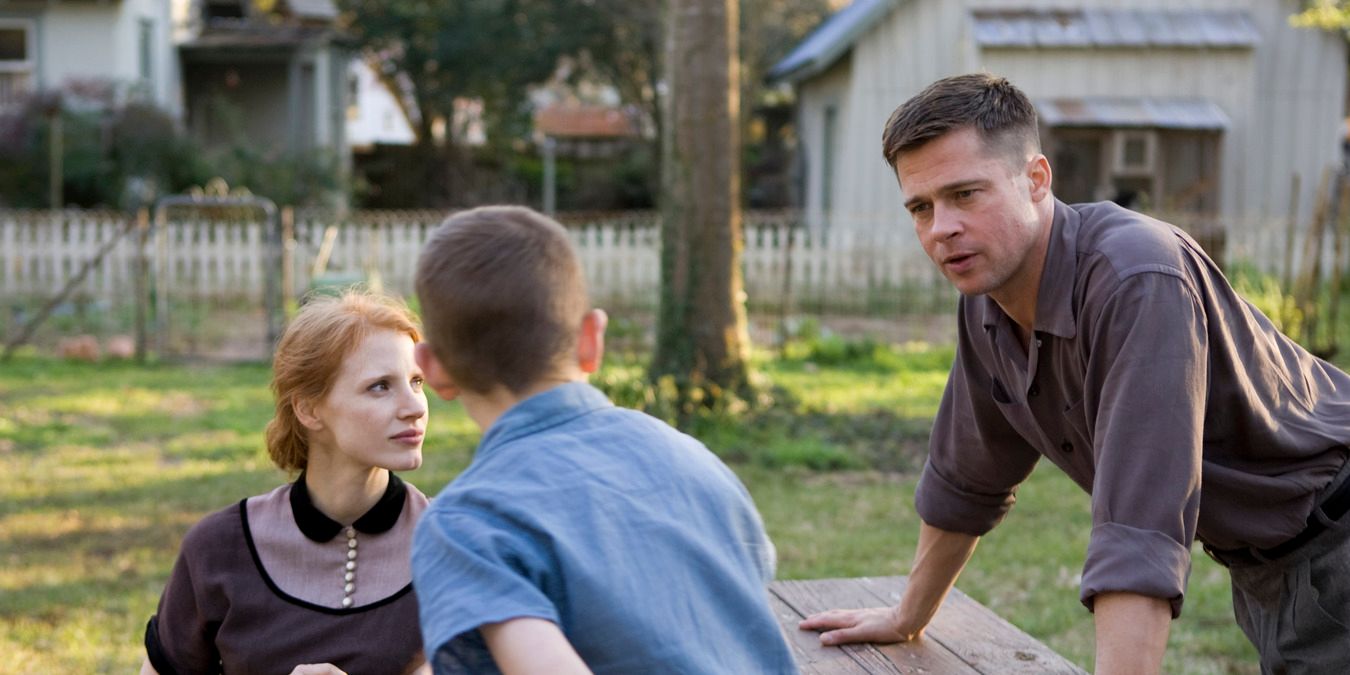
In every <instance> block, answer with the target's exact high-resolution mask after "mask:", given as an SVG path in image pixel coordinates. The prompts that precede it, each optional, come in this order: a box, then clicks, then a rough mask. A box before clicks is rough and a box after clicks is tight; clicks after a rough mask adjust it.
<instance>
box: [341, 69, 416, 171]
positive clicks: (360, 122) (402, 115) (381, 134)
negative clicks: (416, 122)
mask: <svg viewBox="0 0 1350 675" xmlns="http://www.w3.org/2000/svg"><path fill="white" fill-rule="evenodd" d="M376 67H377V66H376V65H375V63H374V62H373V61H371V60H367V59H362V58H355V59H352V61H351V64H350V65H349V66H348V68H347V78H348V79H347V81H348V88H349V91H348V94H347V142H348V143H349V144H350V145H351V148H352V151H353V152H364V151H367V150H370V149H371V148H373V147H374V146H376V145H412V144H413V143H414V142H416V140H417V132H415V131H414V130H413V126H412V123H411V122H410V121H409V119H408V107H410V106H411V105H412V104H411V102H410V101H408V100H407V98H404V100H403V102H400V100H399V98H398V96H396V95H395V94H394V92H393V91H392V90H391V89H390V87H389V85H388V84H387V83H386V82H385V81H384V80H383V79H382V78H381V77H380V75H379V73H378V72H377V71H376V70H375V69H376Z"/></svg>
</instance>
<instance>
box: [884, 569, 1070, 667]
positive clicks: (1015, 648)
mask: <svg viewBox="0 0 1350 675" xmlns="http://www.w3.org/2000/svg"><path fill="white" fill-rule="evenodd" d="M861 581H862V582H863V583H862V585H863V586H864V587H866V588H867V589H868V590H870V591H871V592H872V593H873V594H874V595H875V596H876V598H877V600H879V601H880V603H881V604H883V605H894V604H895V603H897V602H899V601H900V593H901V592H902V591H903V590H904V588H905V584H906V583H907V581H908V579H907V578H906V577H880V578H872V579H866V580H861ZM924 633H925V634H926V635H927V636H928V637H930V638H932V639H934V640H937V641H938V642H941V643H942V645H943V646H945V647H946V648H947V649H949V650H951V651H952V652H953V653H955V654H957V655H958V656H960V657H961V658H962V659H963V660H965V661H966V663H969V664H971V665H972V666H973V667H974V668H975V669H976V670H979V671H980V672H982V673H1010V674H1015V673H1025V674H1027V675H1031V674H1033V673H1035V674H1039V673H1065V674H1075V675H1076V674H1081V673H1085V671H1084V670H1083V669H1082V668H1079V667H1078V666H1077V665H1076V664H1074V663H1073V662H1071V661H1069V660H1068V659H1066V658H1064V657H1063V656H1060V655H1059V654H1057V653H1055V651H1054V650H1052V649H1050V648H1049V647H1047V646H1045V645H1044V644H1043V643H1041V642H1040V641H1039V640H1037V639H1035V638H1033V637H1031V636H1030V635H1027V634H1026V633H1024V632H1022V630H1021V629H1019V628H1018V627H1016V626H1014V625H1012V624H1011V623H1009V622H1008V621H1007V620H1006V619H1004V618H1003V617H1001V616H999V615H998V614H996V613H994V611H993V610H991V609H989V608H988V607H985V606H984V605H981V604H980V603H978V602H976V601H975V600H974V599H972V598H971V597H970V596H968V595H966V594H965V593H962V592H961V591H960V590H959V589H955V588H953V589H952V591H951V593H950V594H948V595H947V599H946V601H944V602H943V603H942V608H941V609H939V610H938V613H937V616H934V617H933V621H932V623H930V624H929V625H928V628H927V630H925V631H924Z"/></svg>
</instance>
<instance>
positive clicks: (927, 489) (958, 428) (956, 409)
mask: <svg viewBox="0 0 1350 675" xmlns="http://www.w3.org/2000/svg"><path fill="white" fill-rule="evenodd" d="M962 315H963V319H962V320H961V321H960V322H959V323H958V341H957V348H956V362H955V363H954V364H953V365H952V371H951V375H950V376H949V377H948V378H947V388H946V390H945V391H944V392H943V394H942V403H941V405H940V406H939V408H938V414H937V418H936V419H935V420H934V422H933V434H932V437H931V439H930V441H929V452H928V461H927V462H926V463H925V464H924V468H923V473H922V475H921V476H920V477H919V484H918V487H917V488H915V493H914V507H915V510H916V511H917V512H918V514H919V517H920V518H922V519H923V521H924V522H925V523H928V524H929V525H932V526H933V527H937V528H940V529H943V530H948V531H951V532H961V533H964V534H969V535H973V536H982V535H984V534H985V533H986V532H988V531H989V530H991V529H993V528H994V526H995V525H997V524H998V523H999V522H1000V521H1002V520H1003V517H1004V516H1005V515H1007V513H1008V510H1009V509H1010V508H1012V505H1013V502H1014V501H1016V491H1017V486H1018V485H1020V484H1021V483H1022V481H1023V480H1025V479H1026V477H1027V476H1028V475H1029V474H1030V473H1031V470H1032V469H1033V468H1035V466H1036V461H1037V460H1038V459H1040V454H1039V453H1037V452H1036V449H1035V448H1034V447H1032V446H1031V445H1030V444H1029V443H1027V442H1026V440H1025V439H1023V438H1022V437H1021V436H1020V435H1019V434H1018V433H1017V431H1016V430H1014V429H1013V427H1012V426H1011V425H1010V424H1008V421H1007V419H1006V418H1005V417H1004V415H1003V413H1002V411H1000V410H999V409H998V404H997V403H996V402H995V401H994V400H993V393H992V392H993V390H994V387H995V386H996V385H995V384H994V380H993V378H992V377H990V375H989V374H988V371H987V370H986V369H985V368H984V367H983V366H981V365H980V363H979V359H978V357H977V356H976V347H975V345H974V343H973V342H972V336H971V331H970V327H969V326H968V323H970V322H971V319H969V316H968V314H967V312H966V299H964V298H963V299H962Z"/></svg>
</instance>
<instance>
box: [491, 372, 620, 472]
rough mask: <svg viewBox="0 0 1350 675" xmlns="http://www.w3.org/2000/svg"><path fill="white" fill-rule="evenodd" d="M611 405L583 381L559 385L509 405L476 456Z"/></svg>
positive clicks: (611, 404) (493, 425) (600, 393)
mask: <svg viewBox="0 0 1350 675" xmlns="http://www.w3.org/2000/svg"><path fill="white" fill-rule="evenodd" d="M612 407H614V404H613V403H611V402H610V401H609V398H608V397H606V396H605V395H604V393H602V392H601V391H600V390H599V389H596V388H595V387H593V386H591V385H590V384H588V383H586V382H568V383H565V384H560V385H558V386H556V387H553V388H552V389H549V390H547V391H544V392H541V393H538V394H535V395H534V396H531V397H529V398H527V399H525V400H524V401H521V402H519V403H517V404H515V405H514V406H511V408H510V409H509V410H507V411H506V412H505V413H504V414H503V415H502V416H501V417H498V418H497V421H496V422H493V424H492V427H491V428H489V429H488V430H487V433H486V434H484V435H483V439H482V440H481V441H480V442H479V443H478V451H477V453H476V455H477V456H479V457H481V456H483V455H484V454H485V453H487V452H490V451H491V450H492V448H495V447H497V446H500V445H503V444H505V443H508V442H510V441H513V440H515V439H517V438H520V437H522V436H528V435H530V434H533V433H536V432H539V431H542V430H544V429H547V428H549V427H553V426H557V425H559V424H562V423H564V422H567V421H569V420H572V419H575V418H577V417H580V416H582V415H585V414H586V413H589V412H592V411H595V410H600V409H601V408H612Z"/></svg>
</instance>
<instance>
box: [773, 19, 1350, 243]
mask: <svg viewBox="0 0 1350 675" xmlns="http://www.w3.org/2000/svg"><path fill="white" fill-rule="evenodd" d="M1298 10H1299V3H1298V2H1297V1H1296V0H1172V1H1170V2H1166V1H1159V0H1076V1H1075V0H1071V1H1067V2H1062V1H1053V2H1047V1H1041V2H1037V1H1035V0H1021V1H1020V2H1019V1H1018V0H854V2H853V3H852V4H850V5H848V6H847V7H844V8H843V9H841V10H840V11H838V12H836V13H835V14H834V15H833V16H831V17H830V18H829V19H827V20H826V21H825V22H824V23H822V24H821V25H820V26H819V27H818V28H817V29H816V30H815V31H814V32H812V33H811V34H809V35H808V36H807V37H806V38H805V39H804V40H803V41H802V42H801V43H800V44H798V45H797V46H796V47H795V49H794V50H793V51H792V52H790V53H789V54H788V56H787V57H785V58H784V59H783V60H782V61H781V62H779V63H778V64H777V66H776V67H775V68H774V69H773V70H772V71H771V72H770V75H769V77H770V78H771V79H773V80H776V81H780V82H787V83H790V84H792V85H793V87H794V88H795V90H796V93H797V106H798V108H797V120H798V138H799V139H800V146H799V147H800V151H801V160H802V161H803V164H804V166H803V168H804V171H803V177H804V184H803V185H802V189H801V193H802V195H803V202H804V203H803V207H804V210H805V212H806V214H807V219H808V222H809V223H810V224H811V225H812V226H813V227H819V228H832V227H858V228H875V227H887V228H893V227H895V226H896V225H895V224H896V223H897V222H900V223H903V225H902V226H903V227H908V226H909V219H908V216H907V215H906V213H905V211H904V209H903V207H902V201H903V200H902V198H901V195H900V192H899V190H898V189H897V187H896V182H895V177H894V175H893V174H892V173H891V172H890V170H889V168H888V167H887V166H886V165H885V164H884V162H883V160H882V158H881V143H880V138H881V131H882V127H883V125H884V124H885V121H886V119H887V117H888V116H889V115H890V113H891V111H893V110H894V109H895V108H896V106H898V105H899V104H901V103H903V102H904V101H905V100H907V99H908V98H910V97H911V96H913V95H914V94H916V93H918V92H919V90H920V89H922V88H923V87H924V86H925V85H927V84H928V83H930V82H932V81H934V80H937V79H939V78H942V77H946V76H949V75H955V74H959V73H964V72H973V71H988V72H991V73H995V74H998V75H1002V76H1005V77H1007V78H1008V79H1009V80H1011V81H1012V82H1013V83H1014V84H1016V85H1017V86H1018V87H1020V88H1021V89H1022V90H1023V91H1025V92H1027V94H1028V96H1030V97H1031V98H1032V99H1033V100H1034V101H1035V103H1036V105H1037V109H1038V111H1039V113H1040V118H1041V125H1042V130H1041V133H1042V144H1043V146H1044V149H1045V152H1046V155H1047V156H1048V157H1050V160H1051V165H1052V167H1053V168H1054V169H1055V193H1056V196H1058V197H1060V198H1061V199H1064V200H1065V201H1069V202H1079V201H1094V200H1101V199H1114V200H1117V201H1120V202H1123V203H1127V204H1130V205H1132V206H1134V207H1136V208H1141V209H1146V210H1151V211H1155V212H1160V213H1165V214H1168V215H1171V216H1174V217H1176V218H1178V219H1186V218H1189V219H1191V220H1192V221H1194V222H1210V223H1218V224H1220V225H1221V226H1222V228H1223V229H1224V232H1225V235H1226V236H1227V240H1228V254H1229V257H1230V258H1232V257H1238V258H1247V259H1252V260H1255V261H1256V262H1258V263H1263V262H1264V263H1268V264H1269V263H1271V261H1273V260H1278V259H1279V254H1280V253H1281V252H1282V250H1283V247H1284V236H1283V234H1284V228H1285V223H1286V221H1287V217H1288V214H1289V212H1290V208H1291V203H1292V204H1297V208H1298V213H1300V214H1303V216H1304V217H1305V218H1306V214H1308V213H1309V212H1310V210H1311V209H1312V208H1313V204H1312V202H1313V200H1314V198H1315V197H1314V195H1315V192H1316V190H1317V187H1318V182H1319V181H1320V179H1321V177H1322V175H1323V173H1324V172H1325V171H1326V170H1327V169H1328V168H1329V167H1333V166H1336V165H1338V164H1339V163H1340V161H1341V148H1340V144H1341V136H1342V134H1343V128H1344V127H1343V119H1344V117H1345V114H1346V62H1347V44H1346V40H1345V37H1344V36H1343V35H1341V34H1340V33H1331V32H1321V31H1313V30H1308V29H1296V28H1292V27H1290V26H1289V23H1288V18H1289V16H1290V15H1291V14H1293V13H1295V12H1297V11H1298ZM1296 176H1297V178H1295V177H1296ZM1295 189H1296V190H1297V192H1294V190H1295ZM1179 224H1183V225H1184V224H1185V223H1179ZM916 247H917V244H916Z"/></svg>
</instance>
